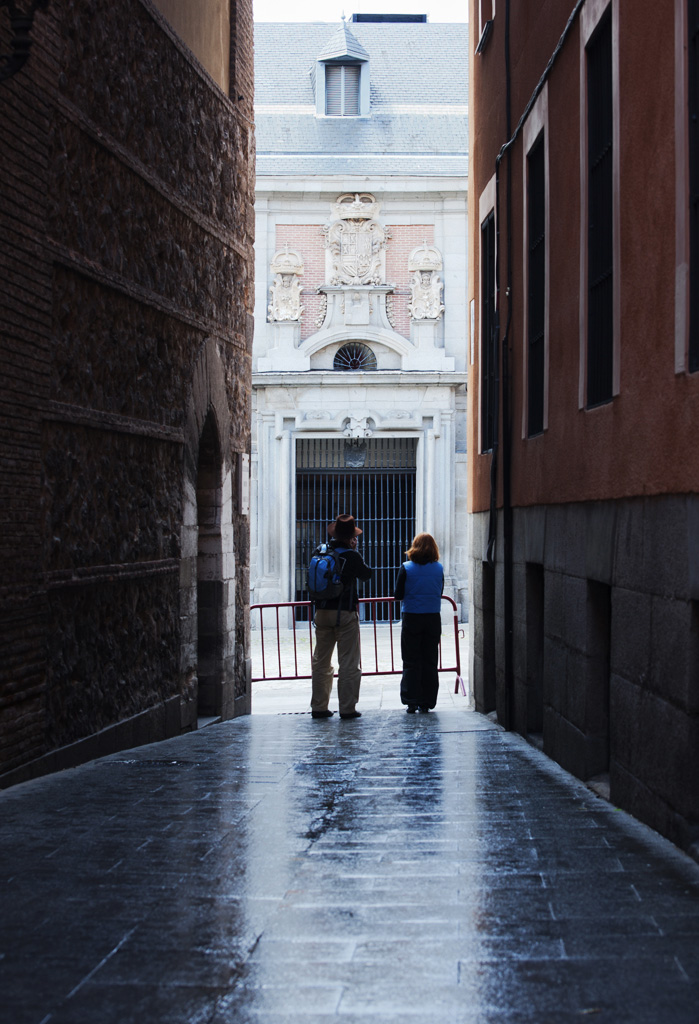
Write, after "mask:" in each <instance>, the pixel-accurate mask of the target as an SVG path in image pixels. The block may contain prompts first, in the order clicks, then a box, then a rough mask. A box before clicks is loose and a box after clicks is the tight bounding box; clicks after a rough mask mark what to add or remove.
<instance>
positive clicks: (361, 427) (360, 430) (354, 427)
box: [342, 413, 376, 440]
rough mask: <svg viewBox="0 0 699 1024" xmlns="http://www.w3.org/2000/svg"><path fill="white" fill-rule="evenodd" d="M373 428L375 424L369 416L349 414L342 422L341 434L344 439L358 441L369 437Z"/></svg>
mask: <svg viewBox="0 0 699 1024" xmlns="http://www.w3.org/2000/svg"><path fill="white" fill-rule="evenodd" d="M375 426H376V423H375V422H374V420H373V419H372V418H371V417H370V416H354V415H353V414H352V413H350V415H349V416H348V418H347V419H346V420H345V421H344V424H343V431H342V433H343V434H344V435H345V437H350V438H352V439H353V440H358V439H360V438H363V437H371V435H372V434H373V433H374V427H375Z"/></svg>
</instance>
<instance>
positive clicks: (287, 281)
mask: <svg viewBox="0 0 699 1024" xmlns="http://www.w3.org/2000/svg"><path fill="white" fill-rule="evenodd" d="M270 269H271V271H272V273H273V274H274V275H275V276H274V281H273V283H272V287H271V289H270V303H269V306H268V312H269V319H270V321H271V322H281V321H284V320H300V319H301V313H302V312H303V306H302V305H301V282H300V281H299V277H301V276H302V274H303V259H302V257H301V254H300V253H298V252H296V250H295V249H290V248H289V246H288V244H287V245H285V246H284V248H283V249H280V250H279V251H278V252H275V254H274V256H273V257H272V263H271V265H270Z"/></svg>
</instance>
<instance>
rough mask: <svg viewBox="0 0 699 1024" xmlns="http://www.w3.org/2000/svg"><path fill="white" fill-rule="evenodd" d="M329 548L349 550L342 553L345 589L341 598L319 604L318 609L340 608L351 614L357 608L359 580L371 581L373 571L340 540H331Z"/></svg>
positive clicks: (355, 552)
mask: <svg viewBox="0 0 699 1024" xmlns="http://www.w3.org/2000/svg"><path fill="white" fill-rule="evenodd" d="M329 546H330V547H331V548H333V549H335V550H337V549H338V548H340V549H344V548H347V550H341V551H340V557H341V558H343V559H344V563H345V564H344V566H343V568H342V582H343V584H344V589H343V591H342V593H341V594H340V596H339V597H336V598H334V599H333V600H331V601H322V602H319V603H318V605H317V607H318V608H339V609H340V610H341V611H345V612H351V611H353V610H354V609H355V608H356V607H357V580H362V581H366V580H370V579H371V574H372V573H373V571H374V570H373V569H371V568H370V567H369V566H368V565H367V564H366V562H365V561H364V559H363V558H362V556H361V555H360V554H359V552H358V551H353V550H352V548H349V547H347V545H346V544H345V543H343V542H342V541H339V540H331V541H330V543H329Z"/></svg>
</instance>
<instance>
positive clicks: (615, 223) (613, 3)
mask: <svg viewBox="0 0 699 1024" xmlns="http://www.w3.org/2000/svg"><path fill="white" fill-rule="evenodd" d="M607 15H609V16H610V17H611V47H612V69H611V71H612V211H611V217H612V267H613V271H612V273H613V297H612V353H611V393H610V395H609V398H608V399H605V400H604V401H602V402H598V403H595V404H594V405H590V404H589V403H588V379H587V377H588V329H589V311H588V287H589V282H588V276H589V267H588V260H589V239H588V227H589V192H588V190H589V181H588V178H589V174H588V87H587V79H588V76H587V54H588V51H587V47H588V44H589V43H590V41H591V40H592V37H593V36H594V35H595V33H596V31H597V29H598V27H599V25H600V22H601V21H602V20H603V18H605V17H606V16H607ZM619 129H620V110H619V0H588V2H587V3H586V4H585V6H584V7H583V8H582V11H581V24H580V312H579V337H580V342H579V347H580V356H579V378H578V407H579V409H581V410H586V411H588V412H592V411H593V410H594V409H597V408H603V407H604V406H605V405H607V404H608V403H609V402H610V401H613V399H614V398H615V397H616V396H617V395H618V394H619V391H620V385H621V380H620V378H621V372H620V365H621V360H620V348H621V274H620V267H621V240H620V231H621V205H620V159H619V137H620V131H619Z"/></svg>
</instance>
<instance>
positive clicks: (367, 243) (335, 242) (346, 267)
mask: <svg viewBox="0 0 699 1024" xmlns="http://www.w3.org/2000/svg"><path fill="white" fill-rule="evenodd" d="M379 209H380V206H379V203H377V202H376V200H375V199H374V197H373V196H372V195H370V194H369V193H368V192H362V193H359V192H354V193H351V192H348V193H346V194H345V195H342V196H340V197H339V199H338V200H337V202H336V203H333V206H332V214H331V220H330V223H329V224H328V225H326V227H324V228H323V232H324V234H325V245H326V248H327V249H329V250H330V254H331V258H332V271H331V275H330V284H331V285H372V284H376V285H378V284H383V283H385V282H384V280H383V278H384V268H383V258H382V254H383V251H384V249H385V248H386V243H387V241H388V239H389V237H390V236H389V233H388V230H387V229H386V228H385V227H383V226H382V225H381V224H379V221H378V219H377V218H378V214H379Z"/></svg>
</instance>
